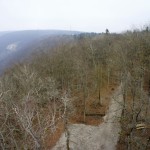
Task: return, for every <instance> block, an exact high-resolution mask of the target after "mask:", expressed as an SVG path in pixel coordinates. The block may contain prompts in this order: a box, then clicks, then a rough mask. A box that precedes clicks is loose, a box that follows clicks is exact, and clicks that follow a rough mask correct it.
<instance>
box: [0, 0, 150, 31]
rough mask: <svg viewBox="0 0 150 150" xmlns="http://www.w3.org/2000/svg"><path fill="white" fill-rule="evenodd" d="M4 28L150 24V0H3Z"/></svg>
mask: <svg viewBox="0 0 150 150" xmlns="http://www.w3.org/2000/svg"><path fill="white" fill-rule="evenodd" d="M0 21H1V23H0V31H7V30H28V29H64V30H78V31H90V32H92V31H93V32H104V31H105V29H106V28H108V29H109V30H110V32H121V31H124V30H127V29H131V28H133V26H135V27H142V26H143V25H145V24H150V0H0Z"/></svg>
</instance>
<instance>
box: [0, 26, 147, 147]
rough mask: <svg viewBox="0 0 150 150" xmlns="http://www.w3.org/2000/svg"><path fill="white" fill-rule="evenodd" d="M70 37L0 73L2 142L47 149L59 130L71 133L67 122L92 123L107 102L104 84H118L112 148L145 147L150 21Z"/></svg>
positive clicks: (109, 87) (109, 88) (107, 87)
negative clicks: (120, 99) (117, 122)
mask: <svg viewBox="0 0 150 150" xmlns="http://www.w3.org/2000/svg"><path fill="white" fill-rule="evenodd" d="M71 37H72V36H71ZM68 38H69V39H70V40H68V42H65V43H63V42H62V43H61V44H59V45H58V46H55V47H53V48H51V49H49V50H48V51H40V52H39V53H36V54H35V53H34V54H33V55H32V56H31V57H30V58H29V59H28V60H26V61H24V62H22V63H19V64H16V65H15V66H13V67H11V68H9V69H7V70H6V71H5V73H4V74H3V75H2V76H1V77H0V149H3V150H4V149H18V150H19V149H50V148H52V146H54V144H55V143H56V140H58V138H59V136H60V134H61V133H62V132H63V131H65V132H66V134H67V135H68V134H69V133H68V130H67V127H68V125H69V124H71V123H84V124H91V125H97V123H95V122H98V121H99V120H101V121H100V122H102V116H104V115H105V112H106V110H107V108H108V104H109V100H108V99H107V98H105V97H106V96H107V94H108V91H111V92H113V90H114V89H115V88H116V87H118V86H119V85H120V84H121V85H122V89H121V90H122V94H123V104H120V105H122V106H123V111H122V116H121V118H118V119H119V120H120V123H121V133H119V134H120V139H119V141H118V146H117V148H118V149H121V150H123V149H130V150H135V149H144V150H148V149H149V148H150V31H149V28H148V27H147V28H146V29H142V30H134V31H128V32H124V33H121V34H111V33H109V32H106V33H103V34H90V33H89V34H79V35H77V36H74V37H73V38H70V36H68ZM96 114H97V116H98V119H95V118H94V117H95V115H96ZM89 115H90V119H89V118H88V117H89ZM92 115H93V117H91V116H92ZM99 117H100V118H101V119H100V118H99ZM89 120H90V121H89ZM100 122H98V123H100ZM56 135H57V136H56ZM68 138H69V136H68ZM66 143H67V144H68V143H69V139H68V141H67V142H66ZM68 147H69V146H68Z"/></svg>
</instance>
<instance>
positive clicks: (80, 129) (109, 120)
mask: <svg viewBox="0 0 150 150" xmlns="http://www.w3.org/2000/svg"><path fill="white" fill-rule="evenodd" d="M122 101H123V98H122V93H121V87H119V88H118V89H116V90H115V92H114V94H113V95H112V97H111V101H110V105H109V109H108V110H107V113H106V115H105V116H104V117H103V123H101V124H100V125H98V126H92V125H85V124H72V125H70V126H69V132H70V143H69V146H70V149H71V150H114V149H116V145H117V141H118V139H119V132H120V130H121V128H120V124H119V118H120V117H121V112H122V105H121V103H122ZM53 150H66V136H65V133H63V134H62V135H61V137H60V139H59V141H58V142H57V143H56V145H55V146H54V147H53Z"/></svg>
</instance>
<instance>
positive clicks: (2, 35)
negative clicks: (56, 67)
mask: <svg viewBox="0 0 150 150" xmlns="http://www.w3.org/2000/svg"><path fill="white" fill-rule="evenodd" d="M80 33H81V32H78V31H65V30H25V31H13V32H9V31H8V32H0V73H1V72H2V71H3V70H4V69H5V68H6V67H7V66H9V65H10V64H11V63H12V62H15V61H17V60H19V59H21V58H23V57H25V56H27V55H29V54H30V53H32V52H33V51H35V50H37V49H38V50H42V49H48V48H50V47H52V46H55V45H56V44H57V43H58V42H59V39H60V38H63V36H66V35H67V36H71V35H78V34H80Z"/></svg>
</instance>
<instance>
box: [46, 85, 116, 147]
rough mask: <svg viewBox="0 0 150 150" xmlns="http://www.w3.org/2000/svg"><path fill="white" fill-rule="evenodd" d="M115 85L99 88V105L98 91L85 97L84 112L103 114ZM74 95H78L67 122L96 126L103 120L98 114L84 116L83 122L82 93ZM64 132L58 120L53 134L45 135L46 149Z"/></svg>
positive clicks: (61, 123)
mask: <svg viewBox="0 0 150 150" xmlns="http://www.w3.org/2000/svg"><path fill="white" fill-rule="evenodd" d="M115 88H116V86H115V85H113V86H110V87H109V88H108V87H104V88H103V89H102V90H101V97H102V106H100V105H99V104H98V92H95V93H93V94H91V96H90V97H88V98H87V100H86V102H87V103H86V107H87V109H86V113H92V114H105V113H106V111H107V109H108V106H109V102H110V99H111V95H112V93H113V92H114V90H115ZM74 96H75V97H78V98H77V99H75V101H74V107H75V110H76V111H75V113H74V114H73V115H72V116H71V117H70V119H69V124H81V123H84V124H86V125H93V126H98V125H100V124H101V123H102V122H103V117H101V116H98V115H95V116H94V115H93V116H86V120H85V122H83V120H84V119H83V106H84V105H83V104H82V99H83V95H82V93H78V94H75V95H74ZM63 132H64V126H63V122H62V121H61V122H59V123H58V124H57V129H56V131H55V132H54V133H53V136H50V137H47V140H46V145H47V149H51V148H52V147H53V146H54V145H55V144H56V142H57V141H58V140H59V138H60V136H61V134H62V133H63Z"/></svg>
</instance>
